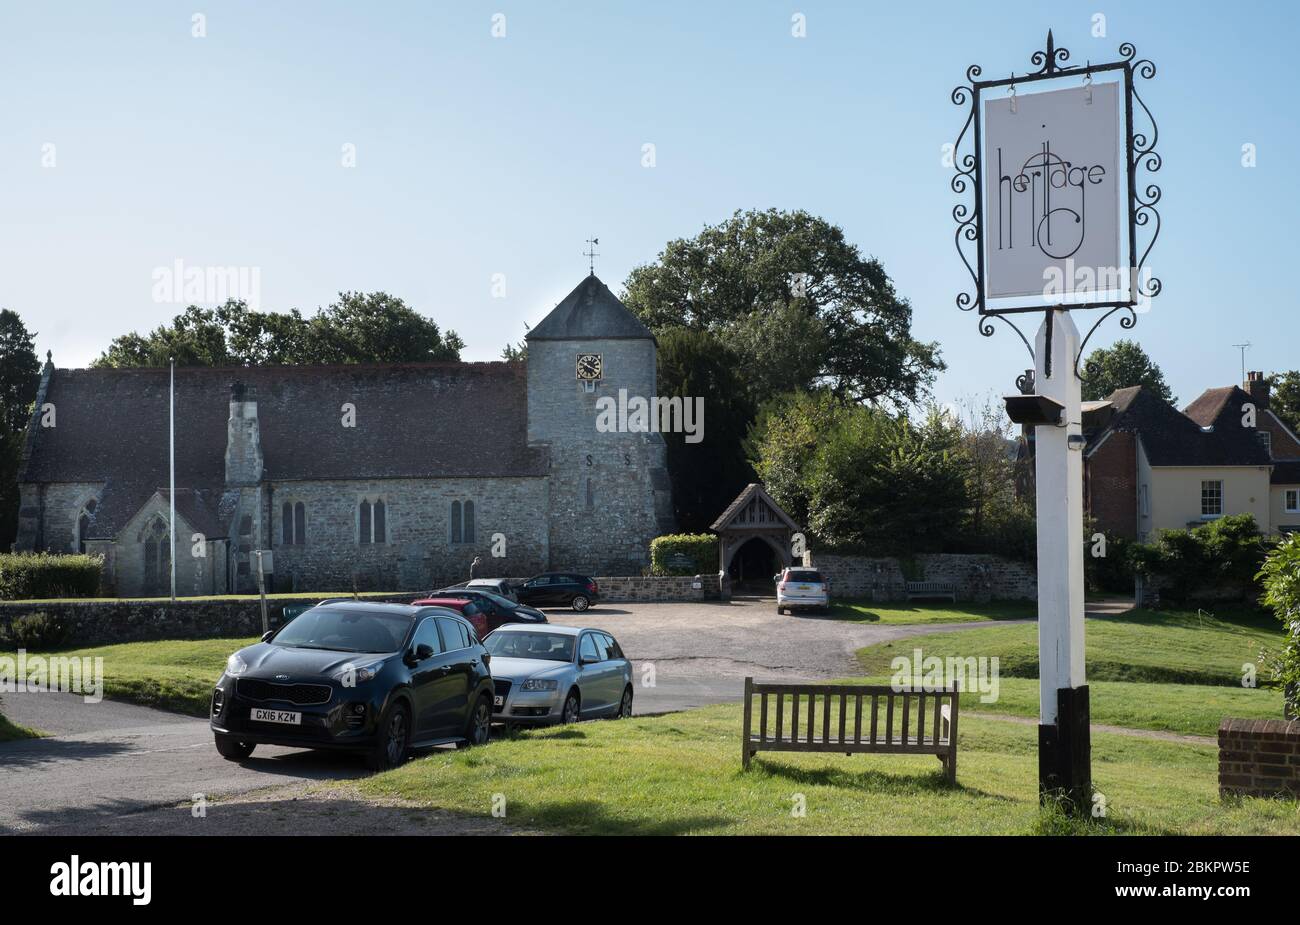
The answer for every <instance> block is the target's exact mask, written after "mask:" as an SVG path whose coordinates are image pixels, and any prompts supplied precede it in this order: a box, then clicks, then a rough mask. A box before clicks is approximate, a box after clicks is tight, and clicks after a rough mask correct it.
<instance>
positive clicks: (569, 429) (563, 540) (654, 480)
mask: <svg viewBox="0 0 1300 925" xmlns="http://www.w3.org/2000/svg"><path fill="white" fill-rule="evenodd" d="M580 353H599V354H600V355H601V359H602V365H603V374H604V378H603V379H602V380H601V381H600V382H598V383H597V384H596V389H595V391H594V392H587V391H585V389H584V387H583V384H582V382H580V381H578V380H577V378H576V375H575V366H576V362H577V356H578V354H580ZM620 388H622V389H627V394H628V397H629V398H630V397H632V396H642V397H645V398H647V399H648V398H651V397H653V396H654V394H655V343H654V341H652V340H650V339H648V338H646V339H634V340H584V341H541V340H539V341H530V342H529V345H528V437H529V440H530V442H540V443H549V444H550V446H551V469H550V479H551V499H550V502H551V503H550V522H551V533H550V552H551V564H550V567H551V568H552V569H556V570H569V569H572V570H574V571H580V572H584V573H586V574H589V575H593V574H606V575H610V574H613V575H620V574H633V575H635V574H639V573H640V571H641V569H642V568H643V567H645V566H646V565H648V564H649V561H650V541H651V540H652V539H654V537H656V536H658V535H659V534H660V533H661V532H664V529H663V527H664V526H665V524H663V523H662V521H661V517H662V514H663V508H664V506H665V505H664V504H663V502H664V501H666V500H667V495H666V492H667V491H668V476H667V469H666V456H665V448H664V442H663V438H662V437H661V436H660V435H659V434H654V433H651V434H643V433H601V432H599V431H597V429H596V419H597V402H598V401H599V400H600V399H601V398H603V397H609V398H612V399H614V400H615V401H617V400H618V392H619V389H620ZM655 470H658V475H656V474H655ZM656 488H658V489H659V493H660V496H661V498H660V501H661V503H660V505H659V512H658V515H657V514H656V503H655V502H656ZM668 511H671V505H668Z"/></svg>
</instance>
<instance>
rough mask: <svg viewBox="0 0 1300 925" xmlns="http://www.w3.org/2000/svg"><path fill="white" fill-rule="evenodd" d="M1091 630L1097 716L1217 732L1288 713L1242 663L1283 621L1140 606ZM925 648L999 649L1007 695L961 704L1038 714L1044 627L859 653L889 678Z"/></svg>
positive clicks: (971, 697) (882, 678)
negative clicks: (1253, 682)
mask: <svg viewBox="0 0 1300 925" xmlns="http://www.w3.org/2000/svg"><path fill="white" fill-rule="evenodd" d="M1085 633H1086V634H1087V657H1088V666H1087V674H1088V686H1089V688H1090V694H1091V698H1090V700H1091V709H1092V720H1093V722H1095V723H1104V724H1111V725H1117V726H1130V727H1133V728H1137V729H1160V730H1167V731H1170V732H1179V733H1188V734H1196V735H1214V733H1215V731H1216V730H1217V729H1218V727H1219V722H1220V720H1222V718H1223V717H1224V716H1240V717H1246V718H1258V719H1266V718H1275V717H1280V716H1281V715H1282V695H1281V692H1280V691H1277V690H1269V689H1265V688H1243V687H1242V686H1241V677H1242V671H1241V668H1242V665H1243V664H1245V663H1247V662H1251V663H1253V662H1254V661H1255V659H1256V658H1257V657H1258V655H1259V649H1260V647H1261V646H1271V647H1275V648H1276V647H1277V646H1278V644H1279V643H1280V641H1281V636H1282V630H1281V625H1280V624H1279V623H1278V622H1277V621H1276V620H1274V619H1273V618H1272V617H1270V616H1269V615H1267V614H1264V613H1260V612H1257V611H1237V612H1223V613H1221V614H1220V615H1218V616H1210V615H1204V614H1202V615H1198V614H1196V613H1184V612H1167V611H1150V610H1132V611H1129V612H1128V613H1125V614H1121V615H1119V616H1114V617H1104V618H1092V619H1089V620H1088V621H1087V622H1086V624H1085ZM915 648H920V649H921V650H922V653H923V655H925V656H930V655H936V656H939V657H947V656H950V655H951V656H957V657H961V658H965V657H969V656H975V657H981V656H997V657H998V660H999V662H998V673H999V678H1000V682H999V699H998V701H997V702H995V703H991V704H983V703H980V701H979V697H978V695H977V694H975V693H969V694H965V695H963V697H962V707H963V708H964V709H970V710H983V711H987V712H995V713H1009V714H1013V715H1017V716H1037V715H1038V682H1037V680H1036V679H1037V677H1038V627H1037V626H1036V625H1027V624H1025V625H1017V626H995V627H989V628H987V629H977V630H967V631H962V632H958V633H938V634H935V635H932V636H926V637H923V638H921V639H914V640H906V639H904V640H898V641H895V642H889V643H882V644H879V645H875V646H869V647H867V648H865V649H861V650H859V652H858V660H859V662H861V664H862V667H863V670H864V672H865V673H866V674H867V675H868V677H870V678H871V679H873V680H874V681H875V682H876V683H887V680H888V677H889V675H890V673H891V672H890V668H889V664H890V661H891V660H892V659H893V658H895V657H896V656H900V655H902V656H908V657H910V656H911V654H912V650H913V649H915Z"/></svg>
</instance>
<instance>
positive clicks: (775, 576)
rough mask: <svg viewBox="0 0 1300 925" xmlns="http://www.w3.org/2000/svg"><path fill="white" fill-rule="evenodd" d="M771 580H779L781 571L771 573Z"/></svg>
mask: <svg viewBox="0 0 1300 925" xmlns="http://www.w3.org/2000/svg"><path fill="white" fill-rule="evenodd" d="M772 580H773V581H780V580H781V573H780V572H777V573H776V574H775V575H773V576H772Z"/></svg>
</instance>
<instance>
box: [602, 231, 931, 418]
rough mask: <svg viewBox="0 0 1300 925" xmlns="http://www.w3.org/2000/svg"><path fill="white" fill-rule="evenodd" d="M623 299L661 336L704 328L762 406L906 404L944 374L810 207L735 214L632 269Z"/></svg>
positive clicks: (891, 297)
mask: <svg viewBox="0 0 1300 925" xmlns="http://www.w3.org/2000/svg"><path fill="white" fill-rule="evenodd" d="M624 288H625V294H624V297H623V298H624V301H625V302H626V303H627V305H628V307H629V308H630V309H632V311H634V312H635V313H636V314H637V315H638V316H639V317H640V318H641V320H642V321H644V322H645V323H646V325H647V326H649V327H650V329H651V330H653V331H655V332H656V333H658V332H660V331H665V330H667V329H668V328H672V327H687V328H690V329H693V330H701V331H708V332H710V333H712V334H714V335H716V336H717V337H718V338H719V339H720V340H722V341H723V342H724V343H726V344H727V346H729V347H731V349H732V350H733V351H735V352H736V353H737V355H738V358H739V361H740V362H741V363H742V364H743V367H742V368H743V370H744V379H745V382H746V385H747V388H748V390H749V392H750V398H751V400H752V401H754V402H755V404H760V403H762V402H764V401H767V400H768V399H771V398H773V397H775V396H776V395H778V394H780V393H782V392H788V391H790V390H793V389H798V388H804V389H809V388H814V387H825V388H828V389H830V391H831V392H832V393H833V394H834V395H836V396H837V397H839V398H841V399H847V400H856V401H867V402H874V403H890V404H894V405H899V406H901V405H904V404H907V403H910V402H913V401H915V400H917V399H918V398H921V397H923V396H924V395H926V394H927V392H928V389H929V386H930V384H931V382H932V381H933V379H934V376H935V374H936V373H937V372H938V371H940V370H942V369H943V368H944V365H943V363H942V361H941V360H940V359H939V350H938V346H937V344H934V343H923V342H921V341H918V340H916V339H915V338H913V337H912V333H911V326H912V309H911V306H910V305H909V304H908V302H907V300H906V299H903V298H900V297H899V296H898V294H897V293H896V292H895V291H894V284H893V283H892V282H891V281H890V279H889V276H888V275H887V274H886V273H885V270H884V268H883V267H882V266H881V264H880V262H879V261H878V260H876V259H875V258H870V257H864V256H862V254H861V253H860V252H859V251H858V248H857V247H856V246H855V245H853V244H851V243H849V242H848V241H846V240H845V238H844V232H843V231H842V230H841V229H840V228H838V227H837V226H835V225H832V224H831V223H830V222H827V221H826V220H825V219H822V218H818V217H816V216H813V215H810V214H808V213H807V212H804V211H796V212H783V211H778V210H776V209H769V210H767V211H748V212H736V213H735V214H734V215H733V216H732V217H731V218H729V219H727V220H726V221H724V222H722V223H721V224H718V225H710V226H706V227H705V228H704V230H703V231H701V232H700V233H699V234H698V235H696V236H695V237H693V238H681V239H678V240H674V241H670V242H669V243H668V245H667V246H666V247H665V248H664V250H663V252H662V253H661V254H660V255H659V258H658V259H657V260H656V261H655V262H654V263H652V264H649V265H645V266H640V267H637V268H636V269H634V270H633V271H632V272H631V274H630V275H629V276H628V278H627V281H626V283H625V284H624Z"/></svg>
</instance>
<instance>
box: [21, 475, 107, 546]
mask: <svg viewBox="0 0 1300 925" xmlns="http://www.w3.org/2000/svg"><path fill="white" fill-rule="evenodd" d="M103 488H104V485H103V483H102V482H54V483H51V484H49V485H46V486H45V516H44V524H43V527H44V529H43V531H42V532H43V533H44V538H43V542H42V543H41V547H40V548H41V549H42V550H48V551H50V552H76V551H77V545H76V533H77V517H78V516H79V515H80V514H81V509H82V506H83V505H84V504H85V502H86V500H87V499H89V498H98V497H99V495H100V492H102V491H103ZM38 491H39V489H38V488H37V486H35V485H24V486H23V491H22V502H21V504H22V511H23V516H27V515H28V512H29V511H30V516H31V517H33V518H35V517H37V516H38V514H37V511H39V510H40V500H39V495H38ZM20 541H24V538H23V537H21V536H20ZM25 542H30V543H32V544H33V545H31V546H25V545H20V546H19V548H20V549H35V548H36V547H35V545H34V544H35V542H36V537H35V536H34V535H33V536H31V538H30V540H27V541H25Z"/></svg>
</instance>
